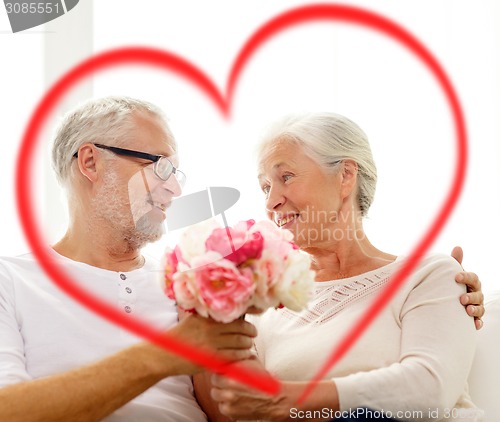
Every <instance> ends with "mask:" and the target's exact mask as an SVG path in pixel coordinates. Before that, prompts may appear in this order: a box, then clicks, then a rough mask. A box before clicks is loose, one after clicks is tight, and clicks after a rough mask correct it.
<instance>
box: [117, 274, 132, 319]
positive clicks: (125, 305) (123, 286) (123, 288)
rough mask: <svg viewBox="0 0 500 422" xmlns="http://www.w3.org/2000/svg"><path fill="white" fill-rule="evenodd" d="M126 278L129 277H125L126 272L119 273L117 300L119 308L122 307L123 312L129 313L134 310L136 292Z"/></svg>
mask: <svg viewBox="0 0 500 422" xmlns="http://www.w3.org/2000/svg"><path fill="white" fill-rule="evenodd" d="M128 278H129V277H127V275H126V274H123V273H120V282H119V283H118V285H119V291H118V302H119V304H120V308H122V309H123V310H124V312H125V313H127V314H131V313H133V312H134V304H135V300H136V294H135V290H134V288H133V286H132V284H131V283H130V280H128Z"/></svg>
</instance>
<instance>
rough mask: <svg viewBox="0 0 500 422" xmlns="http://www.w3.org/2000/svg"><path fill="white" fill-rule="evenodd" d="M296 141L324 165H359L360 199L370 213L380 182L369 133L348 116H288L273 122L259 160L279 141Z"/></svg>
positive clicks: (261, 146)
mask: <svg viewBox="0 0 500 422" xmlns="http://www.w3.org/2000/svg"><path fill="white" fill-rule="evenodd" d="M278 140H279V141H283V140H285V141H286V140H288V141H290V142H296V143H297V144H299V145H301V146H302V147H303V148H304V151H305V153H306V154H307V155H308V156H309V157H310V158H312V159H313V160H315V161H316V162H317V163H318V164H320V165H321V166H323V167H325V168H327V169H331V168H338V166H337V164H338V163H339V162H340V161H342V160H345V159H351V160H353V161H355V162H356V163H357V165H358V197H357V202H358V206H359V210H360V211H361V215H362V216H363V217H365V216H366V215H367V213H368V209H369V208H370V206H371V204H372V202H373V198H374V196H375V187H376V184H377V168H376V166H375V162H374V161H373V156H372V151H371V148H370V144H369V143H368V138H367V136H366V134H365V133H364V132H363V131H362V130H361V128H360V127H359V126H358V125H357V124H356V123H354V122H353V121H351V120H349V119H348V118H346V117H344V116H341V115H339V114H335V113H328V112H320V113H304V114H292V115H287V116H285V117H283V118H281V119H279V120H278V121H276V122H275V123H273V124H272V125H271V126H270V127H269V128H268V131H267V132H266V134H265V135H264V137H263V139H262V141H261V143H260V144H259V146H258V149H257V154H258V158H259V160H260V159H262V157H263V156H264V155H265V154H266V152H268V151H269V149H270V148H272V147H273V145H274V144H275V143H276V142H277V141H278Z"/></svg>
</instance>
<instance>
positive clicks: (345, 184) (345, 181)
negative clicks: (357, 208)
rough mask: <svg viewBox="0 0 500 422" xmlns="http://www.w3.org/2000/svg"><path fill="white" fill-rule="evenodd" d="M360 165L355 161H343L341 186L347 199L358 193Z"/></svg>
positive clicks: (343, 195) (342, 192)
mask: <svg viewBox="0 0 500 422" xmlns="http://www.w3.org/2000/svg"><path fill="white" fill-rule="evenodd" d="M358 170H359V168H358V163H356V161H354V160H349V159H346V160H343V161H342V169H341V176H342V179H341V180H342V184H341V195H342V197H343V198H347V197H348V196H349V195H351V194H352V193H353V192H354V193H355V192H356V186H357V183H356V182H357V180H358Z"/></svg>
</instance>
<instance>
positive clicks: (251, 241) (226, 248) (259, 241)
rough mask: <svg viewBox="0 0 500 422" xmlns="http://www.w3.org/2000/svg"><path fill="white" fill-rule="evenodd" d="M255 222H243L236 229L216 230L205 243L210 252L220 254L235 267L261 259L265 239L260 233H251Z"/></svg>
mask: <svg viewBox="0 0 500 422" xmlns="http://www.w3.org/2000/svg"><path fill="white" fill-rule="evenodd" d="M253 224H254V222H253V220H248V221H242V222H240V223H238V224H237V225H236V226H234V228H231V227H228V228H219V229H215V230H214V231H213V232H212V234H211V235H210V236H209V237H208V239H207V240H206V242H205V247H206V248H207V250H209V251H215V252H218V253H220V254H221V255H222V256H224V257H225V258H226V259H228V260H229V261H232V262H234V264H235V265H240V264H242V263H243V262H246V261H248V260H251V259H259V258H260V256H261V254H262V249H263V247H264V238H263V237H262V235H261V234H260V233H259V232H253V233H249V232H248V229H249V228H250V227H252V226H253Z"/></svg>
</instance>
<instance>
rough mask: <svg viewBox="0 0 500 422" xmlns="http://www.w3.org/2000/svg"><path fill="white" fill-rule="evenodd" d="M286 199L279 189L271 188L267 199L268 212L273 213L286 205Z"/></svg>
mask: <svg viewBox="0 0 500 422" xmlns="http://www.w3.org/2000/svg"><path fill="white" fill-rule="evenodd" d="M285 201H286V199H285V197H284V195H283V192H281V191H280V190H279V189H278V188H270V189H269V193H268V195H267V198H266V210H267V211H268V212H273V211H276V210H277V209H279V208H280V207H281V206H282V205H283V204H284V203H285Z"/></svg>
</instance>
